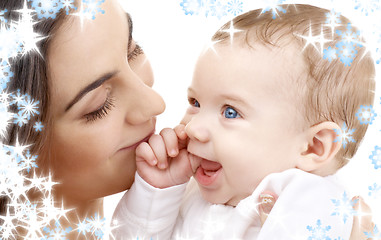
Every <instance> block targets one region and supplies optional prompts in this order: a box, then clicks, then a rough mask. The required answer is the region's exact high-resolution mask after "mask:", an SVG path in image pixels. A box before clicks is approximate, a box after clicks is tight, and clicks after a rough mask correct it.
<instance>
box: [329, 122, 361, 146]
mask: <svg viewBox="0 0 381 240" xmlns="http://www.w3.org/2000/svg"><path fill="white" fill-rule="evenodd" d="M334 130H335V133H336V135H337V137H336V138H335V140H334V142H339V141H341V144H342V145H343V148H344V149H345V147H346V146H347V143H350V142H356V141H355V140H354V139H353V137H352V134H353V132H354V131H355V130H356V129H348V127H347V125H346V124H345V123H343V126H342V127H341V129H334Z"/></svg>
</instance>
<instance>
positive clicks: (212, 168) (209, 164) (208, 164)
mask: <svg viewBox="0 0 381 240" xmlns="http://www.w3.org/2000/svg"><path fill="white" fill-rule="evenodd" d="M201 167H202V168H203V169H204V173H205V175H208V176H212V175H213V174H214V173H215V172H216V171H218V170H219V169H220V168H222V166H221V164H219V163H218V162H213V161H209V160H205V159H202V160H201Z"/></svg>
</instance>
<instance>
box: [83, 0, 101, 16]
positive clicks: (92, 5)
mask: <svg viewBox="0 0 381 240" xmlns="http://www.w3.org/2000/svg"><path fill="white" fill-rule="evenodd" d="M104 1H105V0H83V3H84V4H85V5H86V7H85V13H88V14H89V15H90V16H91V18H92V19H93V20H94V19H95V15H97V13H101V14H104V13H105V11H104V10H103V9H102V8H101V7H100V6H101V5H102V3H104Z"/></svg>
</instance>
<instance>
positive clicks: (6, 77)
mask: <svg viewBox="0 0 381 240" xmlns="http://www.w3.org/2000/svg"><path fill="white" fill-rule="evenodd" d="M11 77H13V72H12V71H11V66H9V65H8V63H7V62H5V61H2V62H1V64H0V91H3V90H4V89H6V88H7V84H8V82H9V81H10V80H11Z"/></svg>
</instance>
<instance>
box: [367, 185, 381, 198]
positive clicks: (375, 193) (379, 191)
mask: <svg viewBox="0 0 381 240" xmlns="http://www.w3.org/2000/svg"><path fill="white" fill-rule="evenodd" d="M368 189H369V193H368V195H369V196H370V197H373V198H378V197H379V196H381V186H380V185H378V184H377V183H373V186H368Z"/></svg>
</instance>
